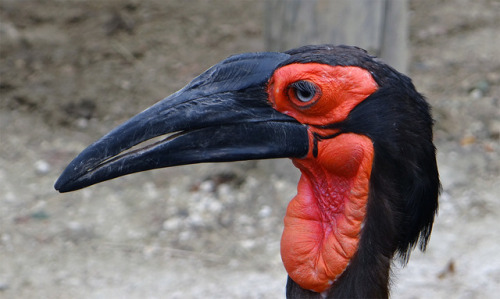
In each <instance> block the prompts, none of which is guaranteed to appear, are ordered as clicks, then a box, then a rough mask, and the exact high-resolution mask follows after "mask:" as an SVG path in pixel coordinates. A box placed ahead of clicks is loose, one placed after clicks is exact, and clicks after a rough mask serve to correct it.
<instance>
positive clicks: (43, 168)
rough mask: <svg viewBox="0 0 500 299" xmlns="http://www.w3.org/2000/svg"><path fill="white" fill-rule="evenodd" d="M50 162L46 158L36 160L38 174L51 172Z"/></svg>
mask: <svg viewBox="0 0 500 299" xmlns="http://www.w3.org/2000/svg"><path fill="white" fill-rule="evenodd" d="M50 169H51V167H50V164H49V163H47V161H45V160H38V161H36V162H35V171H36V173H37V174H40V175H44V174H47V173H49V172H50Z"/></svg>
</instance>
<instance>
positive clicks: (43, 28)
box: [0, 0, 500, 298]
mask: <svg viewBox="0 0 500 299" xmlns="http://www.w3.org/2000/svg"><path fill="white" fill-rule="evenodd" d="M410 6H411V32H410V37H411V56H412V62H411V64H410V75H411V77H412V78H413V79H414V83H415V85H416V86H417V89H418V90H419V91H420V92H422V93H424V94H425V95H426V96H427V97H428V99H429V101H430V102H431V104H432V105H433V106H434V117H435V118H436V121H437V123H436V130H435V138H436V144H437V147H438V151H439V153H438V160H439V166H440V172H441V178H442V182H443V187H444V191H443V194H442V197H441V201H440V213H439V217H438V218H437V221H436V223H435V226H434V232H433V235H432V238H431V242H430V245H429V247H428V251H427V252H426V253H425V254H421V253H419V252H415V253H414V255H413V256H412V259H411V260H410V264H409V265H408V266H407V267H405V268H401V267H400V265H399V264H398V263H397V262H396V263H395V267H394V275H393V283H394V287H393V298H497V296H498V294H499V293H500V253H499V252H500V225H499V224H500V222H499V220H498V217H499V216H500V201H499V200H498V199H499V197H500V184H499V183H500V157H499V156H500V144H499V142H500V141H499V139H500V58H499V56H500V38H499V36H500V25H499V24H500V2H499V1H497V0H455V1H454V0H442V1H433V0H418V1H417V0H412V1H410ZM263 7H264V3H263V1H250V0H248V1H246V0H239V1H203V0H196V1H159V0H158V1H136V0H127V1H118V0H110V1H98V0H92V1H57V0H51V1H16V0H1V1H0V55H1V56H0V57H1V58H0V59H1V60H0V298H284V286H285V280H286V273H285V271H284V269H283V267H282V265H281V260H280V256H279V240H280V235H281V230H282V217H283V215H284V211H285V208H286V205H287V203H288V201H289V200H290V199H291V198H292V197H293V195H294V194H295V187H296V182H297V179H298V172H297V170H295V168H294V167H293V166H291V163H290V162H289V161H287V160H280V161H261V162H244V163H232V164H220V165H212V164H206V165H198V166H186V167H179V168H172V169H164V170H156V171H152V172H146V173H143V174H136V175H133V176H129V177H124V178H120V179H116V180H114V181H110V182H107V183H105V184H100V185H97V186H94V187H92V188H88V189H85V190H82V191H78V192H74V193H70V194H64V195H60V194H58V193H57V192H56V191H54V190H53V188H52V185H53V182H54V181H55V180H56V178H57V177H58V175H59V174H60V172H61V171H62V170H63V168H64V167H65V166H66V165H67V163H68V162H69V161H70V160H71V159H72V158H73V157H74V156H75V155H76V154H78V153H79V152H80V151H81V150H82V149H83V148H84V147H86V146H87V145H89V144H90V143H91V142H93V141H94V140H96V139H97V138H99V137H100V136H102V135H103V134H104V133H106V132H107V131H109V130H110V129H111V128H113V127H114V126H115V125H117V124H119V123H121V122H122V121H124V120H126V119H128V118H129V117H130V116H132V115H134V114H135V113H137V112H139V111H142V110H143V109H144V108H146V107H148V106H149V105H151V104H153V103H154V102H156V101H157V100H159V99H161V98H163V97H165V96H166V95H168V94H170V93H172V92H174V91H175V90H177V89H179V88H181V87H182V86H183V85H184V84H186V83H187V82H188V81H189V80H190V79H192V78H193V77H194V76H196V75H198V74H199V73H201V72H202V71H203V70H205V69H206V68H208V67H209V66H211V65H213V64H215V63H217V62H218V61H220V60H221V59H223V58H225V57H227V56H229V55H231V54H234V53H239V52H250V51H262V50H264V46H263V45H264V42H263V32H262V30H263V26H262V23H263V9H264V8H263Z"/></svg>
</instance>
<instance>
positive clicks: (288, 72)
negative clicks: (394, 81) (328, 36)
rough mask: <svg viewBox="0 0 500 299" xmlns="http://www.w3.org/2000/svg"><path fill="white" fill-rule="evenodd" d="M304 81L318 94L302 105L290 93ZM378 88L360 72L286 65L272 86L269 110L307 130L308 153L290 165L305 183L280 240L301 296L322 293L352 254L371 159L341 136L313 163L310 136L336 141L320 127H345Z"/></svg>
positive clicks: (320, 149) (353, 139)
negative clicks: (305, 292) (307, 292)
mask: <svg viewBox="0 0 500 299" xmlns="http://www.w3.org/2000/svg"><path fill="white" fill-rule="evenodd" d="M304 80H305V81H309V82H311V83H314V84H315V85H316V87H317V92H316V94H315V96H314V97H313V98H312V99H311V100H310V101H308V102H306V103H304V102H301V101H300V100H299V99H298V98H297V97H296V94H295V92H294V89H293V87H291V86H290V85H291V84H292V83H294V82H297V81H304ZM377 88H378V85H377V83H376V82H375V81H374V80H373V77H372V76H371V74H370V73H369V72H368V71H366V70H364V69H362V68H359V67H352V66H347V67H344V66H330V65H325V64H319V63H305V64H298V63H296V64H290V65H286V66H284V67H281V68H279V69H277V70H276V71H275V73H274V74H273V76H272V77H271V79H270V81H269V85H268V93H269V101H270V102H271V104H272V105H273V107H274V109H276V110H278V111H280V112H282V113H284V114H287V115H289V116H292V117H294V118H295V119H296V120H298V121H299V122H301V123H303V124H306V125H309V126H308V131H309V142H310V147H309V148H310V151H309V153H308V155H307V156H306V157H304V158H302V159H293V163H294V164H295V166H297V167H298V168H299V169H300V170H301V172H302V176H301V178H300V181H299V185H298V187H297V195H296V196H295V197H294V198H293V199H292V200H291V202H290V204H289V205H288V208H287V212H286V215H285V219H284V223H285V227H284V231H283V235H282V238H281V257H282V260H283V264H284V266H285V268H286V270H287V272H288V275H290V277H291V278H292V279H293V280H294V281H295V282H296V283H297V284H299V285H300V286H301V287H302V288H304V289H308V290H313V291H315V292H323V291H326V290H327V289H328V288H329V287H330V286H331V285H332V284H333V283H334V282H335V279H336V278H337V277H338V276H339V275H340V274H342V272H344V270H345V269H346V267H347V266H348V264H349V261H350V260H351V258H352V257H353V256H354V254H355V253H356V251H357V248H358V243H359V238H360V234H361V229H362V224H363V221H364V217H365V214H366V204H367V200H368V190H369V180H370V174H371V169H372V163H373V154H374V152H373V143H372V141H371V140H370V139H369V138H368V137H366V136H364V135H358V134H354V133H343V134H340V135H338V136H337V137H334V138H330V139H320V140H319V142H318V143H317V155H316V156H315V155H314V152H313V148H314V142H313V140H314V137H313V135H314V133H316V134H320V135H321V136H328V135H332V134H334V133H337V131H336V130H333V129H324V128H318V127H317V126H324V125H328V124H332V123H336V122H340V121H342V120H344V119H345V118H346V117H347V116H348V114H349V112H350V111H351V110H352V109H353V108H354V107H355V106H356V105H358V104H359V103H360V102H362V101H363V100H364V99H366V98H367V97H368V96H369V95H370V94H372V93H373V92H374V91H376V90H377Z"/></svg>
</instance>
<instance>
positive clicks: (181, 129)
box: [54, 52, 309, 192]
mask: <svg viewBox="0 0 500 299" xmlns="http://www.w3.org/2000/svg"><path fill="white" fill-rule="evenodd" d="M288 57H289V55H287V54H283V53H267V52H266V53H247V54H241V55H236V56H232V57H229V58H228V59H226V60H224V61H222V62H220V63H219V64H217V65H215V66H213V67H212V68H210V69H208V70H207V71H206V72H204V73H203V74H201V75H200V76H198V77H197V78H195V79H194V80H193V81H192V82H191V83H189V84H188V85H187V86H186V87H184V88H183V89H181V90H180V91H178V92H176V93H174V94H173V95H171V96H169V97H167V98H165V99H164V100H162V101H160V102H158V103H157V104H155V105H153V106H152V107H150V108H148V109H146V110H145V111H143V112H141V113H139V114H137V115H136V116H134V117H132V118H131V119H129V120H128V121H126V122H125V123H123V124H122V125H120V126H118V127H116V128H115V129H113V130H112V131H111V132H109V133H108V134H107V135H105V136H104V137H102V138H101V139H99V140H98V141H96V142H95V143H93V144H92V145H90V146H89V147H87V148H86V149H85V150H84V151H83V152H81V153H80V154H79V155H78V156H77V157H76V158H75V159H74V160H73V161H72V162H71V163H70V164H69V165H68V166H67V168H66V169H65V170H64V172H63V173H62V174H61V176H60V177H59V179H58V180H57V182H56V183H55V186H54V187H55V189H56V190H59V191H60V192H68V191H73V190H77V189H81V188H85V187H87V186H90V185H93V184H96V183H99V182H102V181H105V180H109V179H113V178H116V177H119V176H123V175H127V174H130V173H134V172H139V171H145V170H149V169H154V168H161V167H169V166H175V165H185V164H193V163H200V162H228V161H240V160H251V159H263V158H284V157H295V158H300V157H303V156H305V155H306V154H307V152H308V149H309V141H308V134H307V128H306V126H304V125H302V124H300V123H298V122H297V121H296V120H295V119H293V118H291V117H289V116H286V115H284V114H282V113H280V112H278V111H276V110H274V109H273V108H272V107H271V106H270V105H269V103H268V101H267V92H266V84H267V81H268V80H269V78H270V76H271V75H272V73H273V72H274V70H275V69H276V67H277V66H278V65H279V64H280V63H282V62H283V61H285V60H286V59H287V58H288ZM159 136H161V138H160V139H159V141H156V142H154V143H150V144H149V145H145V146H142V147H141V144H140V143H142V142H145V141H148V140H151V139H153V138H158V137H159ZM155 140H156V139H155ZM136 145H137V146H136ZM132 147H134V148H132Z"/></svg>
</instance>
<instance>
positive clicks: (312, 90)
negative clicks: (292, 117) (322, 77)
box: [289, 80, 320, 104]
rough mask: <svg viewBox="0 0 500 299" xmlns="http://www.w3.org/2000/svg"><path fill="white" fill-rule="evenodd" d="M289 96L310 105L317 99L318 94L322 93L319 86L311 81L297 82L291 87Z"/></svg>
mask: <svg viewBox="0 0 500 299" xmlns="http://www.w3.org/2000/svg"><path fill="white" fill-rule="evenodd" d="M289 90H290V91H289V96H292V97H293V98H294V99H296V100H297V101H299V102H300V103H304V104H306V103H310V102H311V101H313V100H315V99H316V98H317V94H318V93H319V92H320V90H319V88H318V86H316V84H314V83H312V82H310V81H305V80H301V81H297V82H294V83H292V84H290V85H289Z"/></svg>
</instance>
